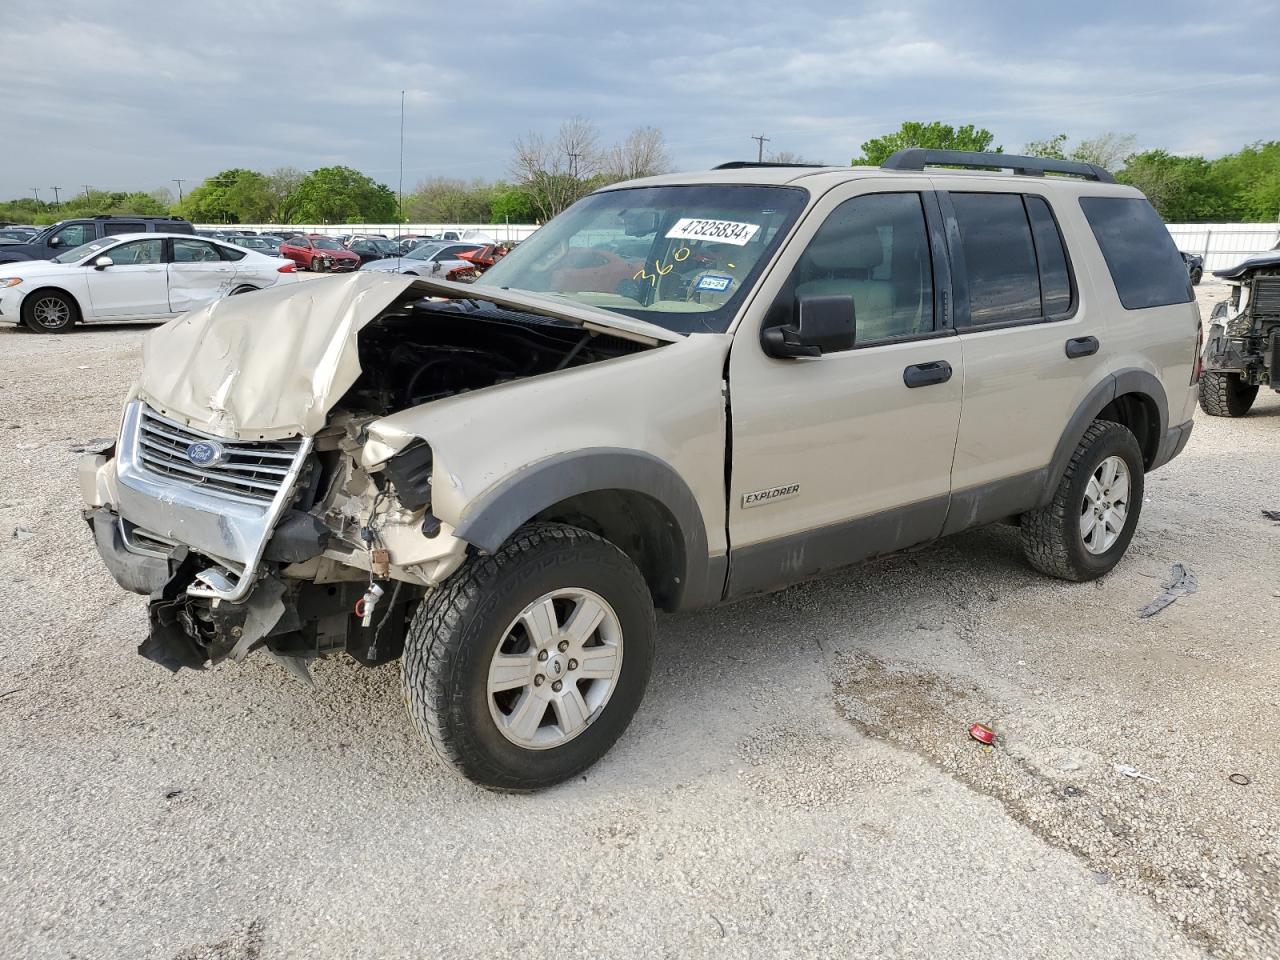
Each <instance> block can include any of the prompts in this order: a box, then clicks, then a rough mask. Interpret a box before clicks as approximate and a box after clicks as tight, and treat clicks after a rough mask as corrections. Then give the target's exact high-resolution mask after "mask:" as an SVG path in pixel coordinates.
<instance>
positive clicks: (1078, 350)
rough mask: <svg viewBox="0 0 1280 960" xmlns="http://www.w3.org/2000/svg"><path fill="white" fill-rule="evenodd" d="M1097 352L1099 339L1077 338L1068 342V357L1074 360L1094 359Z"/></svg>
mask: <svg viewBox="0 0 1280 960" xmlns="http://www.w3.org/2000/svg"><path fill="white" fill-rule="evenodd" d="M1097 352H1098V338H1097V337H1076V338H1075V339H1074V340H1068V341H1067V356H1068V357H1069V358H1070V359H1072V360H1075V359H1076V358H1077V357H1092V356H1093V355H1094V354H1095V353H1097Z"/></svg>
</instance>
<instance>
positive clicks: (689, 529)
mask: <svg viewBox="0 0 1280 960" xmlns="http://www.w3.org/2000/svg"><path fill="white" fill-rule="evenodd" d="M608 490H620V491H625V492H630V493H639V494H644V495H646V496H648V497H651V498H652V499H654V500H656V501H657V502H658V503H660V504H661V505H662V506H664V507H665V508H666V509H667V511H668V512H669V513H670V514H671V517H672V519H673V521H674V524H675V527H676V529H675V539H676V541H677V543H679V544H682V545H683V552H684V571H683V574H682V576H681V589H680V591H679V593H680V600H679V602H678V603H677V604H676V606H677V607H685V606H688V605H690V604H698V603H701V602H702V601H703V600H704V598H705V597H706V596H707V595H708V594H709V593H711V594H714V595H715V596H716V597H717V598H718V597H719V595H720V592H721V590H722V589H723V586H724V582H723V576H722V577H721V580H720V582H719V583H712V582H711V580H712V579H713V573H712V567H713V566H714V565H713V564H712V563H711V562H710V558H709V553H708V547H707V530H706V524H705V523H704V522H703V519H702V511H701V509H699V507H698V501H697V499H696V498H695V497H694V495H693V491H691V490H690V489H689V485H688V484H686V483H685V482H684V480H683V479H682V478H681V477H680V475H679V474H678V473H676V471H675V469H674V468H672V467H671V466H670V465H669V464H668V463H666V462H665V461H663V460H660V459H658V458H657V457H655V456H653V455H651V454H648V453H644V452H642V451H639V450H626V449H621V448H614V447H595V448H590V449H586V450H576V451H574V452H572V453H564V454H559V455H556V456H553V457H549V458H547V459H546V460H542V461H539V462H538V463H535V464H532V465H530V466H528V467H526V468H525V469H523V470H521V471H519V472H518V473H515V474H513V475H512V476H510V477H507V478H506V479H504V480H502V481H500V482H499V483H497V484H495V485H494V486H492V487H490V488H489V489H488V490H486V491H485V492H484V493H482V494H481V495H480V496H479V497H477V498H476V499H475V500H474V501H473V502H472V503H471V504H470V505H469V506H468V507H467V508H466V509H465V510H464V511H463V514H462V517H461V519H460V521H459V523H458V525H457V527H456V528H455V530H454V535H455V536H457V537H459V538H461V539H463V540H466V541H467V542H468V543H471V544H474V545H475V546H477V547H479V548H481V549H482V550H485V551H486V552H488V553H493V552H495V551H496V550H497V549H498V548H499V547H501V546H502V544H503V543H504V542H505V541H506V540H507V538H508V537H510V536H511V535H512V534H513V533H515V531H516V530H517V529H519V527H520V526H521V525H522V524H524V523H527V522H528V521H529V520H530V518H532V517H534V516H536V515H537V514H539V513H541V512H542V511H543V510H546V509H547V508H548V507H550V506H553V505H554V504H557V503H559V502H560V501H561V500H565V499H567V498H569V497H573V496H577V495H578V494H582V493H593V492H596V491H608Z"/></svg>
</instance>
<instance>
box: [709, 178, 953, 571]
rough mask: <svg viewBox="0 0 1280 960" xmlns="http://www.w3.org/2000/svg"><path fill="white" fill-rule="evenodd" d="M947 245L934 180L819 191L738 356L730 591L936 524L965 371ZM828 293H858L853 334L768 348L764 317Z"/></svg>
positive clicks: (896, 542) (915, 536)
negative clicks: (823, 348)
mask: <svg viewBox="0 0 1280 960" xmlns="http://www.w3.org/2000/svg"><path fill="white" fill-rule="evenodd" d="M868 189H870V190H872V191H877V192H867V191H868ZM855 192H856V193H857V195H852V194H854V193H855ZM943 245H944V239H943V233H942V225H941V218H940V215H939V211H938V207H937V203H936V200H935V198H934V197H933V195H932V194H931V193H923V194H922V193H915V192H898V191H891V190H890V189H889V184H887V183H885V184H880V183H871V184H868V182H867V181H862V182H861V183H859V184H856V185H851V186H846V187H840V188H837V189H836V190H833V191H832V193H830V194H828V195H827V197H825V198H824V199H823V200H822V201H820V202H819V204H818V205H817V206H816V207H815V209H814V210H813V211H811V212H810V214H809V216H808V217H807V218H806V220H805V223H804V224H803V225H802V226H801V228H800V230H799V231H798V233H797V235H796V237H794V238H793V239H792V241H791V243H790V244H789V245H788V247H787V249H786V251H785V252H784V253H783V254H782V259H781V260H780V261H779V263H778V265H777V267H776V268H775V270H774V274H775V276H779V275H780V276H782V277H785V279H784V280H781V281H776V280H775V281H770V282H767V283H766V285H765V287H764V288H762V290H761V295H760V299H757V301H756V302H755V303H753V304H752V308H751V309H750V310H749V311H748V313H747V315H746V317H745V318H744V320H743V322H742V324H741V325H740V326H739V329H738V331H737V333H736V336H735V339H734V345H733V350H732V353H731V355H730V361H729V409H730V411H731V417H732V428H733V429H732V463H731V477H730V483H729V491H730V492H729V541H730V551H731V554H730V574H729V590H728V592H729V594H730V595H741V594H744V593H750V592H753V591H756V590H761V589H768V588H770V587H774V586H780V585H782V584H785V583H788V582H793V581H796V580H799V579H802V578H804V577H806V576H809V575H812V574H814V573H817V572H819V571H821V570H824V569H829V568H832V567H838V566H843V565H845V564H848V563H852V562H854V561H856V560H859V559H862V558H865V557H867V556H871V555H874V554H878V553H884V552H888V551H891V550H896V549H901V548H903V547H907V546H911V545H912V544H915V543H920V542H923V541H926V540H930V539H932V538H934V537H936V536H938V535H939V533H941V531H942V526H943V521H944V519H945V517H946V513H947V505H948V498H949V495H950V490H951V460H952V454H953V451H954V450H955V443H956V435H957V430H958V427H959V423H960V404H961V383H962V379H963V377H962V373H963V371H962V368H961V348H960V342H959V339H958V338H957V337H956V336H955V335H954V331H952V330H951V329H950V326H949V321H948V318H947V317H946V306H945V304H946V302H947V298H946V294H949V288H950V280H949V273H948V269H947V262H946V256H945V250H944V246H943ZM828 295H836V296H851V297H852V299H853V304H854V308H855V318H854V322H855V337H854V346H853V348H852V349H848V350H843V351H840V352H835V353H826V354H824V355H823V356H821V357H819V358H815V359H794V360H779V359H774V358H771V357H769V356H767V355H766V354H765V353H764V352H763V350H762V348H761V346H760V329H761V327H762V326H771V325H774V324H776V323H787V322H790V321H791V318H792V316H793V311H794V307H793V305H794V303H795V301H796V300H797V298H801V297H810V296H828Z"/></svg>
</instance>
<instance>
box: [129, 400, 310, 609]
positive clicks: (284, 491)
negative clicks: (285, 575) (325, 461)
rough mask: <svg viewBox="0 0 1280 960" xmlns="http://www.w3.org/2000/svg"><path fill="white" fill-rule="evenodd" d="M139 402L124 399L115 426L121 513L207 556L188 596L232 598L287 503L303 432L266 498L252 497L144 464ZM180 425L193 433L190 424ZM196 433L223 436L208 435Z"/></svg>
mask: <svg viewBox="0 0 1280 960" xmlns="http://www.w3.org/2000/svg"><path fill="white" fill-rule="evenodd" d="M145 407H146V404H145V403H144V402H143V401H140V400H137V401H134V402H132V403H130V404H129V405H128V406H127V407H126V408H125V414H124V422H123V424H122V425H121V430H120V443H119V444H118V449H117V453H116V476H117V479H118V480H119V482H120V493H121V503H120V505H119V506H120V512H121V515H122V516H123V517H125V519H127V520H129V521H130V522H131V523H133V524H135V525H136V526H138V527H141V528H143V529H144V530H147V531H155V533H156V534H157V535H158V536H159V537H161V538H167V539H170V540H174V541H176V542H178V543H183V544H185V545H186V546H189V547H193V548H194V549H195V550H196V551H197V552H200V553H202V554H205V555H207V556H209V557H211V558H212V559H213V560H214V561H215V564H216V565H215V566H211V567H209V568H208V569H206V570H203V571H201V572H200V573H198V574H197V575H196V579H195V582H193V583H192V584H191V585H190V586H188V587H187V595H188V596H191V597H200V598H203V599H209V600H215V599H216V600H226V601H227V602H228V603H239V602H241V601H242V600H244V599H245V598H246V597H247V596H248V595H249V592H250V591H251V590H252V589H253V585H254V583H255V582H256V580H257V570H258V565H259V564H260V563H261V562H262V554H263V552H264V551H265V550H266V548H267V541H268V540H270V539H271V534H272V532H273V531H274V530H275V526H276V523H278V522H279V520H280V517H281V516H282V515H283V514H284V512H285V511H286V510H287V509H288V508H289V505H290V503H291V502H292V499H293V494H294V487H295V486H296V485H297V482H298V478H299V476H300V475H301V473H302V470H303V468H304V467H305V465H306V463H307V458H308V456H309V455H310V453H311V446H312V441H311V438H310V437H303V438H301V440H300V442H299V446H298V451H297V456H296V457H295V458H294V460H293V462H292V463H291V464H290V465H289V468H288V472H287V473H286V474H285V476H284V477H283V479H282V480H281V483H280V488H279V489H278V490H277V491H276V494H275V496H274V497H273V498H272V499H271V501H270V502H269V503H268V502H260V503H257V504H253V503H249V502H246V501H245V500H244V499H240V498H234V497H230V496H225V495H220V494H218V493H214V492H211V491H210V490H209V489H208V488H207V487H202V486H201V485H200V484H199V483H196V482H187V481H184V480H182V479H180V478H178V477H174V476H170V475H166V474H162V473H157V472H155V471H152V470H149V469H147V466H146V464H145V463H144V462H143V460H142V456H141V452H140V449H139V448H140V443H139V436H140V432H141V426H142V416H143V411H144V408H145ZM186 429H187V430H189V431H191V432H192V433H195V434H198V435H199V434H201V431H197V430H193V429H192V428H190V427H187V428H186ZM204 436H207V437H209V438H210V439H213V440H225V439H226V438H223V437H217V436H215V435H213V434H204ZM174 526H177V527H182V528H184V529H185V528H188V527H190V528H191V529H193V530H199V531H200V532H201V533H202V534H203V536H202V537H201V538H200V542H192V540H193V539H194V537H184V536H183V535H182V534H180V533H174V532H173V531H172V529H170V528H171V527H174ZM215 536H216V537H221V538H222V542H221V543H215V542H213V538H214V537H215Z"/></svg>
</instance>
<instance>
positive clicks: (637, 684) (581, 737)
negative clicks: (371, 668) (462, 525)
mask: <svg viewBox="0 0 1280 960" xmlns="http://www.w3.org/2000/svg"><path fill="white" fill-rule="evenodd" d="M653 652H654V610H653V599H652V597H651V596H650V594H649V588H648V586H647V585H646V584H645V581H644V578H643V577H642V576H641V574H640V571H639V570H638V569H637V568H636V566H635V564H634V563H632V562H631V560H630V559H629V558H628V557H627V556H626V554H624V553H623V552H622V551H621V550H619V549H618V548H617V547H615V546H614V545H613V544H611V543H609V542H608V541H606V540H604V539H602V538H600V537H598V536H596V535H595V534H592V533H588V532H587V531H585V530H580V529H578V528H576V527H570V526H566V525H563V524H548V523H540V524H532V525H529V526H526V527H522V528H521V529H520V530H518V531H516V533H515V534H514V535H513V536H512V538H511V539H510V540H509V541H508V542H507V543H506V544H504V545H503V547H502V548H501V549H500V550H498V552H497V553H495V554H493V555H492V556H473V557H470V558H469V559H468V560H467V561H466V562H465V563H464V564H463V566H462V567H461V568H460V569H459V570H458V571H457V572H456V573H455V574H454V575H453V576H452V577H450V578H449V580H448V581H446V582H445V583H444V584H443V585H442V586H441V587H440V588H438V589H437V590H435V591H433V592H432V593H430V594H428V596H427V598H426V599H425V600H424V601H423V602H422V604H421V605H420V606H419V607H418V610H417V612H416V614H415V615H414V619H413V623H412V624H411V626H410V628H409V634H408V637H407V638H406V640H405V650H404V657H403V660H402V679H403V682H404V697H405V705H406V707H407V708H408V711H409V716H410V717H411V718H412V720H413V723H414V725H415V726H416V727H417V729H418V731H419V732H420V733H421V734H422V735H423V736H424V737H425V738H426V739H427V740H428V741H429V742H430V744H431V746H432V747H433V748H434V749H435V752H436V754H437V755H438V756H439V757H440V759H441V760H443V761H444V762H445V764H447V765H448V766H449V767H450V768H452V769H453V770H454V771H455V772H456V773H459V774H461V775H462V776H463V777H466V778H467V779H468V780H471V781H472V782H474V783H477V784H479V785H480V786H483V787H487V788H489V789H493V790H505V791H530V790H538V789H541V788H543V787H549V786H551V785H553V784H556V783H560V782H562V781H564V780H567V779H569V778H570V777H572V776H574V775H576V774H578V773H581V772H582V771H583V770H585V769H586V768H587V767H589V766H591V765H592V764H593V763H595V762H596V761H597V760H599V759H600V758H601V757H602V756H604V754H605V753H606V752H607V751H608V750H609V748H610V747H611V746H613V744H614V742H615V741H616V740H617V739H618V737H620V736H621V735H622V732H623V731H624V730H625V729H626V728H627V724H628V723H630V721H631V718H632V716H633V715H634V714H635V712H636V709H637V707H639V705H640V700H641V698H642V697H643V696H644V690H645V687H646V685H647V684H648V681H649V673H650V670H651V669H652V665H653Z"/></svg>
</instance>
